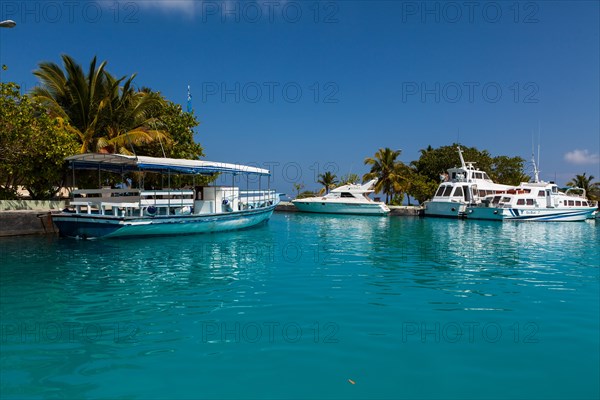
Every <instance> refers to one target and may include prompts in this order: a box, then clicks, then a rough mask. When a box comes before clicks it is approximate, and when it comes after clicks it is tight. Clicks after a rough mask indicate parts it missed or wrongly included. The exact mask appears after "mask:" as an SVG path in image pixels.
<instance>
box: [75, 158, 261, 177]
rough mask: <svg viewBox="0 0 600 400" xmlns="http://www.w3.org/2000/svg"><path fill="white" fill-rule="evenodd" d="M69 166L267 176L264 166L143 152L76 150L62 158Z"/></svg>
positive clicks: (111, 169) (116, 169)
mask: <svg viewBox="0 0 600 400" xmlns="http://www.w3.org/2000/svg"><path fill="white" fill-rule="evenodd" d="M65 160H66V161H68V162H69V164H70V167H71V168H73V169H88V170H95V169H101V170H104V171H112V172H121V173H123V172H130V171H150V172H158V173H167V172H169V171H170V172H175V173H178V174H186V175H208V176H212V175H215V174H218V173H225V174H233V175H241V174H246V175H261V176H270V175H271V172H270V171H269V170H267V169H263V168H258V167H251V166H248V165H241V164H229V163H222V162H215V161H204V160H186V159H181V158H159V157H147V156H127V155H124V154H100V153H85V154H77V155H74V156H71V157H67V158H66V159H65Z"/></svg>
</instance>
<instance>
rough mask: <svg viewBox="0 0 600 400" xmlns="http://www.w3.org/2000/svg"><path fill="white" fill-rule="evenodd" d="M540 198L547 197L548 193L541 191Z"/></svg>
mask: <svg viewBox="0 0 600 400" xmlns="http://www.w3.org/2000/svg"><path fill="white" fill-rule="evenodd" d="M538 197H546V192H544V191H543V190H540V191H539V192H538Z"/></svg>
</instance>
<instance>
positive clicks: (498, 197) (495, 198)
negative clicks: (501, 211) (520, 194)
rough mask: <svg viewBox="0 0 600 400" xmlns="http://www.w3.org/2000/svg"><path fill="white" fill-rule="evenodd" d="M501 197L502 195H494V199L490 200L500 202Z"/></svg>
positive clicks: (494, 202) (495, 202)
mask: <svg viewBox="0 0 600 400" xmlns="http://www.w3.org/2000/svg"><path fill="white" fill-rule="evenodd" d="M501 198H502V196H494V200H492V203H493V204H498V203H499V202H500V199H501Z"/></svg>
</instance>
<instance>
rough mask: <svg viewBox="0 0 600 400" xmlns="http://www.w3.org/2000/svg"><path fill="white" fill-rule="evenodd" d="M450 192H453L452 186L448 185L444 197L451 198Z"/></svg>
mask: <svg viewBox="0 0 600 400" xmlns="http://www.w3.org/2000/svg"><path fill="white" fill-rule="evenodd" d="M450 192H452V186H450V185H448V186H446V190H444V194H443V195H442V196H443V197H448V196H450Z"/></svg>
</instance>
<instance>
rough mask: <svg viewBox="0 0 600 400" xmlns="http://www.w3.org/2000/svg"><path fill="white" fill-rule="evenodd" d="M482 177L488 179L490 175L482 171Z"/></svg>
mask: <svg viewBox="0 0 600 400" xmlns="http://www.w3.org/2000/svg"><path fill="white" fill-rule="evenodd" d="M483 179H487V180H490V177H489V176H488V174H486V173H485V172H484V173H483Z"/></svg>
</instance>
